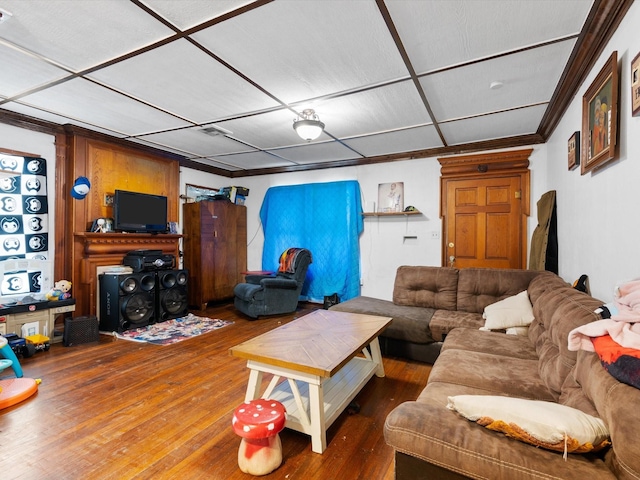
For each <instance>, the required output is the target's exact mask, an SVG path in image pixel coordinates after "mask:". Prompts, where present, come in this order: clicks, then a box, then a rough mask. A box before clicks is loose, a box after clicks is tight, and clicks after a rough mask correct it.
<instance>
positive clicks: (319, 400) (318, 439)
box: [309, 379, 327, 453]
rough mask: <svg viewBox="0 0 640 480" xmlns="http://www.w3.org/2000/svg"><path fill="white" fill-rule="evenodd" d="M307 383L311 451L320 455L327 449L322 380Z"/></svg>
mask: <svg viewBox="0 0 640 480" xmlns="http://www.w3.org/2000/svg"><path fill="white" fill-rule="evenodd" d="M318 381H319V382H318V383H317V384H316V383H309V415H310V416H311V450H312V451H314V452H316V453H322V452H324V451H325V450H326V448H327V431H326V429H325V426H324V393H323V391H322V380H320V379H318Z"/></svg>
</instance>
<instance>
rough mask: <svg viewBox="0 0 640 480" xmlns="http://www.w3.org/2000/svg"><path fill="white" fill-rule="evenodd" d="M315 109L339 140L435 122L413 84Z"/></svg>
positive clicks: (356, 95)
mask: <svg viewBox="0 0 640 480" xmlns="http://www.w3.org/2000/svg"><path fill="white" fill-rule="evenodd" d="M312 107H313V108H315V110H316V113H317V114H318V116H319V117H320V120H322V121H323V122H324V124H325V125H326V127H325V130H326V131H327V132H329V133H331V135H334V136H336V137H339V138H346V137H355V136H359V135H364V134H370V133H379V132H384V131H387V130H396V129H399V128H407V127H414V126H418V125H424V124H427V123H432V122H431V118H430V117H429V114H428V112H427V110H426V108H425V106H424V104H423V103H422V100H421V99H420V96H419V95H418V90H417V89H416V88H415V86H414V85H413V82H410V81H405V82H400V83H396V84H392V85H387V86H384V87H378V88H374V89H372V90H366V91H363V92H359V93H354V94H351V95H345V96H341V97H336V98H332V99H329V100H324V101H321V102H317V103H316V104H315V105H312Z"/></svg>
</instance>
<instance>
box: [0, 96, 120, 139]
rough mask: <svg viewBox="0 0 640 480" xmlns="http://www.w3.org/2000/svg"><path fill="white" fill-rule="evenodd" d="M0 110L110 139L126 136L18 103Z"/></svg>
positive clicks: (10, 103)
mask: <svg viewBox="0 0 640 480" xmlns="http://www.w3.org/2000/svg"><path fill="white" fill-rule="evenodd" d="M0 109H5V110H8V111H11V112H15V113H21V114H23V115H27V116H29V117H33V118H39V119H41V120H45V121H47V122H51V123H54V124H57V125H65V124H67V123H68V124H71V125H76V126H78V127H82V128H86V129H89V130H93V131H94V132H100V133H104V134H106V135H111V136H112V137H118V138H124V137H126V135H124V134H122V133H120V132H116V131H113V130H109V129H108V128H101V127H98V126H96V125H92V124H90V123H86V122H80V121H78V120H76V119H73V118H69V117H65V116H61V115H57V114H55V113H50V112H46V111H43V110H40V109H37V108H34V107H30V106H28V105H23V104H21V103H18V102H9V103H6V104H4V105H1V106H0Z"/></svg>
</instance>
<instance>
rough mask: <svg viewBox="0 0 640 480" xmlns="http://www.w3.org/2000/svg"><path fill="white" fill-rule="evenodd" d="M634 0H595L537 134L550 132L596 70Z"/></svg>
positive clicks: (545, 134) (549, 134)
mask: <svg viewBox="0 0 640 480" xmlns="http://www.w3.org/2000/svg"><path fill="white" fill-rule="evenodd" d="M632 4H633V0H596V1H595V2H594V4H593V7H592V8H591V12H589V16H588V17H587V20H586V22H585V25H584V27H583V29H582V32H581V33H580V36H579V37H578V41H577V42H576V45H575V47H574V49H573V52H572V53H571V56H570V57H569V61H568V62H567V66H566V67H565V69H564V72H563V73H562V76H561V77H560V81H559V82H558V86H557V87H556V90H555V92H554V93H553V96H552V97H551V101H550V102H549V107H548V108H547V110H546V112H545V114H544V115H543V117H542V121H541V122H540V127H539V128H538V134H539V135H540V136H541V137H542V138H544V139H545V142H546V141H547V139H548V138H549V137H550V136H551V134H552V133H553V131H554V130H555V128H556V127H557V126H558V123H560V119H561V118H562V116H563V115H564V113H565V112H566V110H567V108H568V107H569V104H570V103H571V101H572V100H573V99H574V96H575V95H576V94H577V92H578V90H579V89H580V87H581V86H582V84H583V83H584V81H585V79H586V78H587V76H588V75H589V73H590V72H591V70H593V68H594V66H595V63H596V61H597V60H598V58H600V54H601V53H602V52H603V50H604V47H605V46H606V45H607V43H608V42H609V40H610V39H611V37H612V36H613V34H614V32H615V31H616V29H617V28H618V26H619V25H620V22H622V19H623V18H624V16H625V15H626V13H627V11H628V10H629V8H630V7H631V5H632Z"/></svg>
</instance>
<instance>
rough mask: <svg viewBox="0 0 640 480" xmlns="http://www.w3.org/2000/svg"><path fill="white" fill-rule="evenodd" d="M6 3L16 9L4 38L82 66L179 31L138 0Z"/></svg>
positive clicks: (16, 0) (4, 5) (69, 64)
mask: <svg viewBox="0 0 640 480" xmlns="http://www.w3.org/2000/svg"><path fill="white" fill-rule="evenodd" d="M2 8H4V9H5V10H8V11H9V12H11V13H12V14H13V16H12V18H11V19H10V21H8V22H5V23H4V24H3V25H2V38H4V39H6V40H9V41H10V42H13V43H15V44H16V45H19V46H21V47H24V48H27V49H29V50H31V51H35V52H38V53H40V54H41V55H44V56H45V57H46V58H49V59H51V60H53V61H56V62H59V63H61V64H62V65H65V66H67V67H69V68H72V69H75V70H76V71H78V70H83V69H86V68H88V67H91V66H94V65H97V64H100V63H103V62H105V61H107V60H110V59H112V58H114V57H119V56H121V55H123V54H125V53H128V52H131V51H133V50H136V49H138V48H141V47H143V46H146V45H150V44H152V43H154V42H156V41H158V40H161V39H163V38H167V37H169V36H170V35H172V33H173V32H172V31H171V30H170V29H169V28H168V27H166V26H164V25H163V24H162V23H160V22H159V21H158V20H156V19H154V18H153V17H151V16H150V15H149V14H147V13H146V12H145V11H144V10H142V9H141V8H139V7H138V6H136V5H135V4H134V3H132V2H123V1H118V2H114V1H84V2H80V1H77V0H56V1H51V0H29V1H23V0H3V1H2ZM45 39H46V41H44V40H45Z"/></svg>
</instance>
